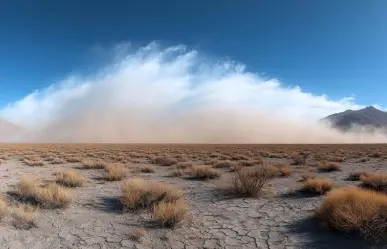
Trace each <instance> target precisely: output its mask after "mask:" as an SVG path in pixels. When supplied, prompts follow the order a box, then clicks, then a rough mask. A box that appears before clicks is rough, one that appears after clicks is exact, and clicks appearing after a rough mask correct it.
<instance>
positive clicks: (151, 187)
mask: <svg viewBox="0 0 387 249" xmlns="http://www.w3.org/2000/svg"><path fill="white" fill-rule="evenodd" d="M122 192H123V195H122V197H121V203H122V205H123V208H124V209H125V210H135V209H141V208H150V207H152V205H153V204H155V203H158V202H161V201H166V202H171V201H175V200H177V199H180V198H182V197H183V191H181V190H180V189H178V188H176V187H174V186H172V185H169V184H167V183H161V182H145V181H144V180H143V179H141V178H132V179H129V180H127V181H125V182H124V183H123V185H122Z"/></svg>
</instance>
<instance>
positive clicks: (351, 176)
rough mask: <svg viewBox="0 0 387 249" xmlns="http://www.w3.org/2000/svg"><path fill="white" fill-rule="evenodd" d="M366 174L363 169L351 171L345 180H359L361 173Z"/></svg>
mask: <svg viewBox="0 0 387 249" xmlns="http://www.w3.org/2000/svg"><path fill="white" fill-rule="evenodd" d="M366 174H368V173H367V172H365V171H362V170H355V171H353V172H351V173H350V174H349V176H348V177H347V180H348V181H359V180H360V176H361V175H366Z"/></svg>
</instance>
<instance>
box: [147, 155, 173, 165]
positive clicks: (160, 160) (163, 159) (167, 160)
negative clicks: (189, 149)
mask: <svg viewBox="0 0 387 249" xmlns="http://www.w3.org/2000/svg"><path fill="white" fill-rule="evenodd" d="M153 163H154V164H159V165H161V166H172V165H174V164H176V163H177V161H176V160H175V159H174V158H172V157H169V156H158V157H155V158H154V159H153Z"/></svg>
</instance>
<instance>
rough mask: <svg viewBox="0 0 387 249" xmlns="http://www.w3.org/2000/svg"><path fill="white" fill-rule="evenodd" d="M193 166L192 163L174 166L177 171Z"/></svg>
mask: <svg viewBox="0 0 387 249" xmlns="http://www.w3.org/2000/svg"><path fill="white" fill-rule="evenodd" d="M192 166H193V163H192V162H178V163H176V164H175V165H174V167H175V168H176V169H187V168H191V167H192Z"/></svg>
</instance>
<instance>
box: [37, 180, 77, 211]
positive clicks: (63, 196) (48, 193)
mask: <svg viewBox="0 0 387 249" xmlns="http://www.w3.org/2000/svg"><path fill="white" fill-rule="evenodd" d="M35 198H36V200H37V201H38V202H39V204H40V205H41V206H42V207H44V208H50V209H53V208H64V207H66V206H68V205H69V204H70V202H71V200H72V195H71V192H70V191H69V190H68V189H66V188H63V187H61V186H59V185H57V184H54V183H51V184H48V185H47V186H44V187H41V188H38V191H37V192H36V194H35Z"/></svg>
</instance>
